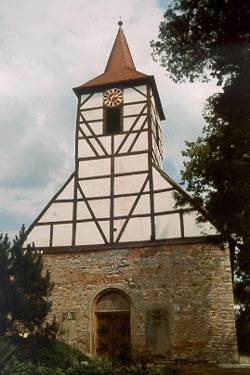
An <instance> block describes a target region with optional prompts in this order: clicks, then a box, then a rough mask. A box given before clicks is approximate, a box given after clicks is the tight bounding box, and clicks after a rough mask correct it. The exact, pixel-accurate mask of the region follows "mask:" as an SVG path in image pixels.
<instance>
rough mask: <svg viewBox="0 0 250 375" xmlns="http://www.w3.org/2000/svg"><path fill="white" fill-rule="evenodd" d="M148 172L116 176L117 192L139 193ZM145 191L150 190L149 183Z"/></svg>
mask: <svg viewBox="0 0 250 375" xmlns="http://www.w3.org/2000/svg"><path fill="white" fill-rule="evenodd" d="M146 177H147V174H146V173H145V174H141V175H132V176H121V177H115V182H114V186H115V189H114V190H115V194H127V193H139V191H140V190H141V188H142V185H143V183H144V181H145V179H146ZM144 191H149V184H148V183H147V185H146V187H145V189H144Z"/></svg>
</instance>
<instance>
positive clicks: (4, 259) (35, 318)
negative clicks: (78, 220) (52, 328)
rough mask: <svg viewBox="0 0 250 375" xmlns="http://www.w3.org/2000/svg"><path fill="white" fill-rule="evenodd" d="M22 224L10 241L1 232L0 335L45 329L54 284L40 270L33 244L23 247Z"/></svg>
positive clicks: (41, 262) (37, 255) (38, 259)
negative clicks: (11, 241)
mask: <svg viewBox="0 0 250 375" xmlns="http://www.w3.org/2000/svg"><path fill="white" fill-rule="evenodd" d="M25 240H26V235H25V230H24V227H23V228H22V229H21V231H20V233H19V236H16V238H15V239H14V241H13V244H12V245H11V243H10V241H9V239H8V237H7V235H6V236H3V235H2V234H1V235H0V332H1V336H10V335H12V336H13V335H19V336H22V335H24V334H26V335H28V334H33V333H42V332H43V331H44V332H45V331H46V329H47V330H48V327H47V326H46V325H45V326H44V322H45V318H46V317H47V314H48V312H49V310H50V307H51V302H50V300H49V296H50V294H51V290H52V287H53V284H52V283H51V281H50V276H49V272H48V271H47V272H44V271H43V261H42V255H41V253H39V252H38V251H36V249H35V247H34V246H31V245H27V247H24V246H23V245H24V242H25Z"/></svg>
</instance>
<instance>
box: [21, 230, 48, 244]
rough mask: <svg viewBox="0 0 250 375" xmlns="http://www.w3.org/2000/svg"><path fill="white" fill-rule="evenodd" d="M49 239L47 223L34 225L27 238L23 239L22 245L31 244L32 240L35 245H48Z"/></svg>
mask: <svg viewBox="0 0 250 375" xmlns="http://www.w3.org/2000/svg"><path fill="white" fill-rule="evenodd" d="M49 239H50V226H49V225H37V226H35V227H34V228H33V229H32V231H31V232H30V234H29V235H28V238H27V240H26V241H25V244H24V246H26V245H27V244H32V243H33V242H34V244H35V246H36V247H43V246H44V247H47V246H49Z"/></svg>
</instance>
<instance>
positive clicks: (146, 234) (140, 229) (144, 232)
mask: <svg viewBox="0 0 250 375" xmlns="http://www.w3.org/2000/svg"><path fill="white" fill-rule="evenodd" d="M119 224H120V223H119V221H118V220H115V224H114V225H115V227H119ZM117 232H118V233H117V235H119V231H117ZM150 237H151V221H150V218H149V217H143V218H141V217H139V218H133V219H130V220H129V221H128V223H127V225H126V228H125V230H124V232H123V234H122V236H121V239H120V241H119V242H130V241H149V240H150Z"/></svg>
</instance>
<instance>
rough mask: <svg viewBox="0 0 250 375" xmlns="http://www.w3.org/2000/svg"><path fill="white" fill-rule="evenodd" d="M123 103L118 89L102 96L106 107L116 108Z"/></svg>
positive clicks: (106, 92)
mask: <svg viewBox="0 0 250 375" xmlns="http://www.w3.org/2000/svg"><path fill="white" fill-rule="evenodd" d="M122 101H123V92H122V90H120V89H116V88H114V89H109V90H107V91H105V92H104V94H103V103H104V104H105V105H106V106H107V107H117V106H118V105H120V104H121V103H122Z"/></svg>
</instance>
